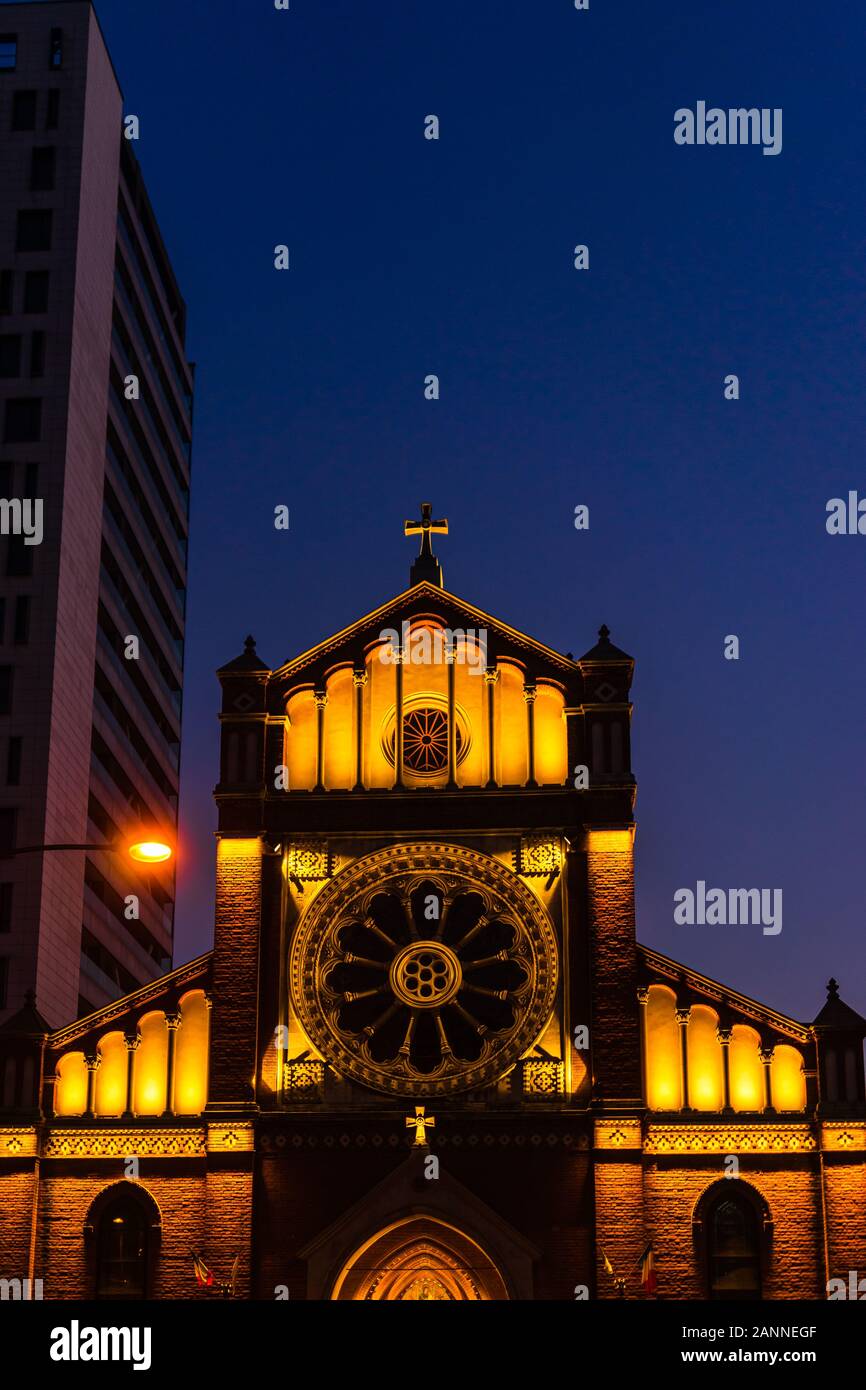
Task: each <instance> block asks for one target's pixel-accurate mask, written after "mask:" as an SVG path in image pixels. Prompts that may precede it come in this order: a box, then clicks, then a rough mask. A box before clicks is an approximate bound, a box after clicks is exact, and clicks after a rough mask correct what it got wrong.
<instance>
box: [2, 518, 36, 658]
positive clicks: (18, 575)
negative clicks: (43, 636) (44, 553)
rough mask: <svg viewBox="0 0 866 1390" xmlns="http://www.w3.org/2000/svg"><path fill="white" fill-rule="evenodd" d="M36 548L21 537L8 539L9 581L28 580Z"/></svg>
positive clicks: (7, 567) (7, 561) (7, 562)
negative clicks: (26, 543) (25, 542)
mask: <svg viewBox="0 0 866 1390" xmlns="http://www.w3.org/2000/svg"><path fill="white" fill-rule="evenodd" d="M36 548H37V547H36V546H35V545H25V544H24V537H23V536H10V537H9V539H8V540H7V542H6V575H7V577H8V578H9V579H29V578H30V576H31V574H32V573H33V552H34V550H36ZM0 669H2V668H0Z"/></svg>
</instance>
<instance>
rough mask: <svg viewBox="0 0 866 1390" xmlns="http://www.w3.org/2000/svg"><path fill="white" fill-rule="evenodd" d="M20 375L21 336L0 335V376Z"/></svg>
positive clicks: (16, 334)
mask: <svg viewBox="0 0 866 1390" xmlns="http://www.w3.org/2000/svg"><path fill="white" fill-rule="evenodd" d="M20 375H21V334H20V333H0V376H5V377H14V376H20Z"/></svg>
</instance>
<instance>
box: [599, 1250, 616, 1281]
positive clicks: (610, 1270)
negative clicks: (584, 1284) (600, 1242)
mask: <svg viewBox="0 0 866 1390" xmlns="http://www.w3.org/2000/svg"><path fill="white" fill-rule="evenodd" d="M601 1258H602V1262H603V1264H604V1272H605V1274H609V1275H610V1277H611V1279H613V1277H614V1273H613V1265H612V1264H611V1262H610V1260H609V1259H608V1258H607V1255H606V1254H605V1253H604V1251H603V1250H602V1252H601Z"/></svg>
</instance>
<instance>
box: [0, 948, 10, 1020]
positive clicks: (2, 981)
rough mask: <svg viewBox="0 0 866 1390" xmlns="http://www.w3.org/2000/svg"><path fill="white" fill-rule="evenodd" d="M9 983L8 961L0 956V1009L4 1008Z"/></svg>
mask: <svg viewBox="0 0 866 1390" xmlns="http://www.w3.org/2000/svg"><path fill="white" fill-rule="evenodd" d="M8 985H9V961H8V960H7V958H6V957H5V956H0V1009H5V1008H6V994H7V989H8Z"/></svg>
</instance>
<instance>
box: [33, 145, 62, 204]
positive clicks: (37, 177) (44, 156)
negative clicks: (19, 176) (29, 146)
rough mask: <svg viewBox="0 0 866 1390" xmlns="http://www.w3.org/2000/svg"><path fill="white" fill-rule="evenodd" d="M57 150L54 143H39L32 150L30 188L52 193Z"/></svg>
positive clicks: (35, 191) (35, 190)
mask: <svg viewBox="0 0 866 1390" xmlns="http://www.w3.org/2000/svg"><path fill="white" fill-rule="evenodd" d="M56 167H57V150H56V148H55V147H54V145H37V146H36V147H35V148H34V149H33V150H31V152H30V190H31V192H33V193H50V192H51V190H52V189H53V187H54V173H55V169H56Z"/></svg>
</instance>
